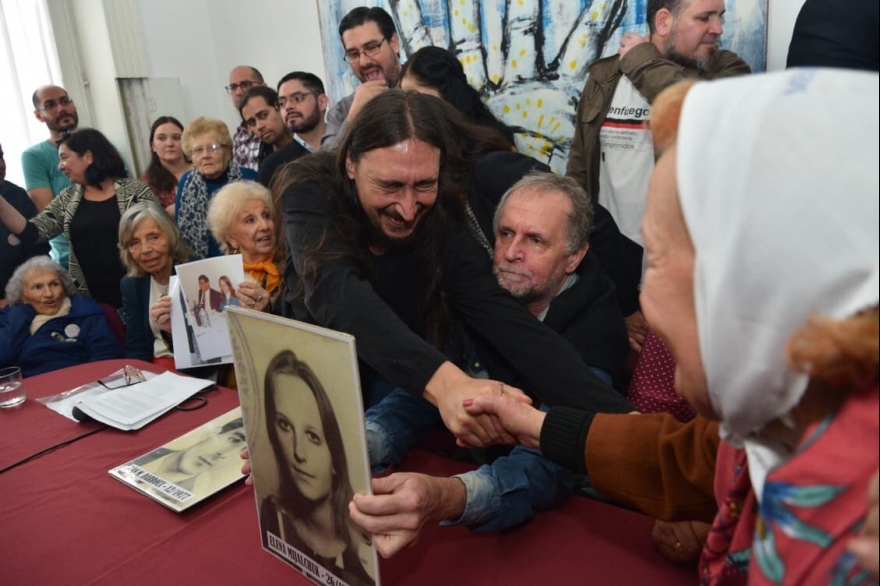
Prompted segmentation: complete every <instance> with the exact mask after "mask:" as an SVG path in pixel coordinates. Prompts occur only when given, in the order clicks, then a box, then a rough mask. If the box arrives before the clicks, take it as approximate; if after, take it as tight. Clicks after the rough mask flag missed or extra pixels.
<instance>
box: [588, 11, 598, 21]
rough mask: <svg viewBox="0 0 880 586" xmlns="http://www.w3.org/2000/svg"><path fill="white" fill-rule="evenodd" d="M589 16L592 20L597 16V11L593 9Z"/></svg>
mask: <svg viewBox="0 0 880 586" xmlns="http://www.w3.org/2000/svg"><path fill="white" fill-rule="evenodd" d="M590 18H592V19H593V20H596V19H597V18H599V13H598V12H597V11H595V10H594V11H593V14H591V15H590Z"/></svg>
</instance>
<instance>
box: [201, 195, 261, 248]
mask: <svg viewBox="0 0 880 586" xmlns="http://www.w3.org/2000/svg"><path fill="white" fill-rule="evenodd" d="M254 200H257V201H261V202H263V203H264V204H266V209H268V210H269V213H270V214H271V215H272V219H273V220H274V219H275V206H274V205H273V204H272V192H270V191H269V190H268V189H266V188H265V187H263V186H262V185H260V184H259V183H257V182H256V181H235V182H234V183H229V184H228V185H224V186H223V187H221V188H220V190H219V191H218V192H217V193H216V194H215V195H214V197H213V198H211V203H210V204H208V227H209V228H210V229H211V234H213V235H214V240H216V241H217V242H218V243H219V244H220V250H222V251H223V254H231V253H232V247H230V246H229V240H228V237H229V233H230V232H232V228H233V227H234V226H235V222H236V221H237V220H238V214H239V213H241V210H242V208H243V207H244V205H245V204H246V203H248V202H250V201H254Z"/></svg>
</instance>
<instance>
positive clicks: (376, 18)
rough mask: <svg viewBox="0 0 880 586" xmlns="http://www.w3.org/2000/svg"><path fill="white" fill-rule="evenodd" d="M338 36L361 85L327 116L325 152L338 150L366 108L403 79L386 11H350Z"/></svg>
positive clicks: (397, 44) (394, 33)
mask: <svg viewBox="0 0 880 586" xmlns="http://www.w3.org/2000/svg"><path fill="white" fill-rule="evenodd" d="M339 36H340V38H341V39H342V46H343V47H344V48H345V60H346V61H348V64H349V65H350V66H351V72H352V73H354V76H355V77H357V78H358V79H359V80H360V81H361V84H360V85H359V86H358V87H357V89H355V91H354V93H353V94H351V95H349V96H346V97H344V98H342V99H341V100H340V101H339V103H337V104H336V105H335V106H333V108H332V109H331V110H330V113H329V114H328V115H327V132H326V133H325V134H324V137H323V138H322V139H321V150H325V151H326V150H335V149H336V147H337V146H338V145H339V141H340V139H341V138H342V135H343V134H345V130H346V129H347V128H348V125H349V123H351V121H352V120H353V119H354V117H355V116H357V114H358V112H360V111H361V108H363V106H364V104H366V103H367V102H369V101H370V100H371V99H373V98H374V97H376V96H377V95H379V94H380V93H382V92H383V91H385V90H386V89H388V88H392V87H396V86H397V80H398V79H399V77H400V57H399V53H400V39H399V38H398V36H397V29H396V28H395V27H394V20H393V19H392V18H391V15H390V14H388V13H387V12H386V11H385V10H383V9H382V8H379V7H375V6H374V7H372V8H367V7H365V6H360V7H358V8H355V9H353V10H351V11H350V12H349V13H348V14H346V15H345V16H344V17H343V19H342V21H341V22H340V23H339Z"/></svg>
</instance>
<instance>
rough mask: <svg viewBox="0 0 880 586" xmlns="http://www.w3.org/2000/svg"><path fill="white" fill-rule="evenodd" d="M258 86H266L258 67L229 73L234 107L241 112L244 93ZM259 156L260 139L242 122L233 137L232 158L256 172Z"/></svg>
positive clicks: (241, 67) (233, 70)
mask: <svg viewBox="0 0 880 586" xmlns="http://www.w3.org/2000/svg"><path fill="white" fill-rule="evenodd" d="M258 85H266V82H265V81H263V74H262V73H260V72H259V70H257V68H256V67H251V66H249V65H239V66H237V67H233V68H232V71H230V72H229V85H228V86H226V91H227V93H229V95H230V96H231V97H232V105H233V106H235V109H236V110H239V106H240V105H241V99H242V98H243V97H244V93H245V92H246V91H248V89H250V88H252V87H254V86H258ZM259 155H260V137H258V136H256V135H254V134H252V133H251V132H250V130H248V127H247V124H245V123H244V121H242V123H241V124H239V125H238V128H236V129H235V134H233V135H232V156H233V157H235V160H236V162H238V164H239V165H241V166H242V167H246V168H248V169H253V170H254V171H256V170H257V167H258V165H259V163H258V158H259Z"/></svg>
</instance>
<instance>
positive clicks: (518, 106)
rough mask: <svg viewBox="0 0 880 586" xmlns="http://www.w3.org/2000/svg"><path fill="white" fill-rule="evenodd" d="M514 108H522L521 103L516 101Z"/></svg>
mask: <svg viewBox="0 0 880 586" xmlns="http://www.w3.org/2000/svg"><path fill="white" fill-rule="evenodd" d="M516 109H517V110H522V104H520V103H519V102H517V103H516Z"/></svg>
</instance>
